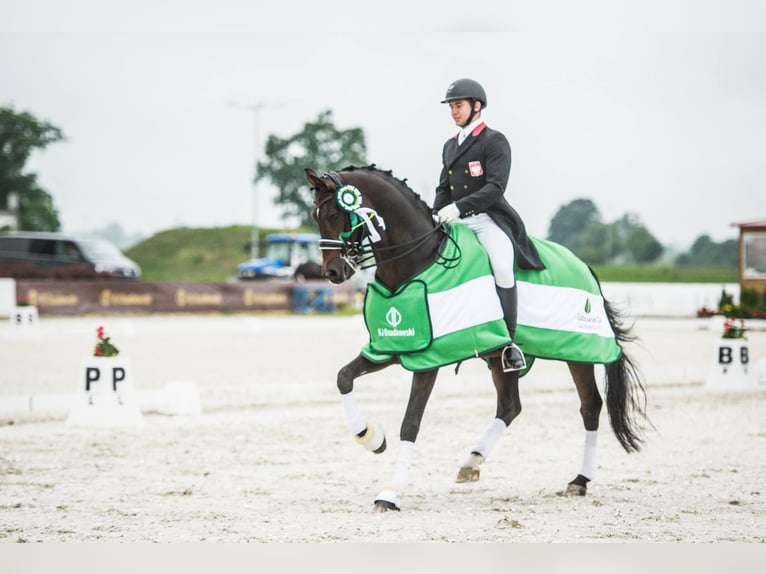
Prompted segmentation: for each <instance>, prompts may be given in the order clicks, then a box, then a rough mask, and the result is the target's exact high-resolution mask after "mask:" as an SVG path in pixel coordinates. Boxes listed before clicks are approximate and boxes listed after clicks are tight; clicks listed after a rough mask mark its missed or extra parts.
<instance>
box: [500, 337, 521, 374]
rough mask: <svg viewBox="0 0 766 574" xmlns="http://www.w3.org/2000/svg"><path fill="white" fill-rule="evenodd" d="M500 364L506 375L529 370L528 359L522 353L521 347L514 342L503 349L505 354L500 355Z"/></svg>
mask: <svg viewBox="0 0 766 574" xmlns="http://www.w3.org/2000/svg"><path fill="white" fill-rule="evenodd" d="M500 362H501V364H502V367H503V372H504V373H512V372H514V371H523V370H524V369H526V368H527V358H526V357H525V356H524V353H522V352H521V349H520V348H519V346H518V345H517V344H516V343H513V342H511V344H509V345H507V346H505V347H503V352H502V353H501V354H500Z"/></svg>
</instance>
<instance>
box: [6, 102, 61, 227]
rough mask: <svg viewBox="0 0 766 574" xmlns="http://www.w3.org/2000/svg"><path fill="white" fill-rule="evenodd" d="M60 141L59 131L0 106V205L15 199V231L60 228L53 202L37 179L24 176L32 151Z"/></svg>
mask: <svg viewBox="0 0 766 574" xmlns="http://www.w3.org/2000/svg"><path fill="white" fill-rule="evenodd" d="M62 140H64V135H63V133H62V132H61V130H60V129H59V128H57V127H56V126H54V125H53V124H50V123H48V122H45V121H40V120H38V119H37V118H35V117H34V116H33V115H32V114H30V113H28V112H16V111H14V110H13V108H11V107H5V106H0V205H3V206H5V205H7V203H8V194H9V193H11V192H15V193H16V194H18V199H19V229H22V230H25V231H58V230H59V229H60V228H61V223H60V222H59V217H58V211H57V210H56V208H55V207H54V205H53V199H52V197H51V196H50V194H48V192H46V191H45V190H44V189H42V188H41V187H40V186H39V185H38V183H37V176H36V175H35V174H33V173H25V171H24V168H25V167H26V164H27V161H28V160H29V157H30V156H31V154H32V152H33V151H35V150H38V149H39V150H42V149H45V148H46V147H47V146H48V145H50V144H52V143H55V142H58V141H62Z"/></svg>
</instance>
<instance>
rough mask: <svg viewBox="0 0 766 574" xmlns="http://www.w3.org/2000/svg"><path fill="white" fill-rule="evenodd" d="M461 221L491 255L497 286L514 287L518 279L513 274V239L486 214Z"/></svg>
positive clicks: (490, 260)
mask: <svg viewBox="0 0 766 574" xmlns="http://www.w3.org/2000/svg"><path fill="white" fill-rule="evenodd" d="M459 221H460V223H465V224H466V225H467V226H468V227H470V228H471V229H472V230H473V232H474V233H476V236H477V237H478V238H479V242H480V243H481V244H482V246H483V247H484V250H485V251H486V252H487V255H489V263H490V265H492V273H493V274H494V275H495V283H496V284H497V286H498V287H501V288H504V289H510V288H511V287H513V286H514V285H515V284H516V278H515V276H514V274H513V260H514V252H513V243H512V242H511V238H510V237H508V236H507V235H506V234H505V232H504V231H503V230H502V229H500V228H499V227H498V226H497V224H496V223H495V222H494V221H492V218H491V217H490V216H489V215H487V214H486V213H479V214H477V215H474V216H471V217H466V218H464V219H460V220H459Z"/></svg>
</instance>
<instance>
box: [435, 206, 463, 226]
mask: <svg viewBox="0 0 766 574" xmlns="http://www.w3.org/2000/svg"><path fill="white" fill-rule="evenodd" d="M438 215H439V223H449V222H450V221H455V220H456V219H460V210H459V209H458V207H457V205H455V204H454V203H450V204H449V205H445V206H444V207H442V208H441V209H440V210H439V214H438Z"/></svg>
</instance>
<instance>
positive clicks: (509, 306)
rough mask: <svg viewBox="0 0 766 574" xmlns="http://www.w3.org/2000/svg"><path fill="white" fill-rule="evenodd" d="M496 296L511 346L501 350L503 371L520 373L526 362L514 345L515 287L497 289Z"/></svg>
mask: <svg viewBox="0 0 766 574" xmlns="http://www.w3.org/2000/svg"><path fill="white" fill-rule="evenodd" d="M495 288H496V289H497V296H498V297H499V298H500V306H501V307H502V308H503V316H504V317H505V324H506V325H507V326H508V334H510V336H511V344H510V345H508V346H507V347H505V348H504V349H503V355H502V364H503V371H505V372H506V373H508V372H511V371H520V370H522V369H525V368H526V367H527V361H526V359H525V358H524V353H522V352H521V349H519V347H518V346H517V345H516V343H515V342H514V340H515V339H516V317H517V316H518V294H517V292H516V286H515V285H514V286H513V287H511V288H510V289H506V288H503V287H497V286H495Z"/></svg>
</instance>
